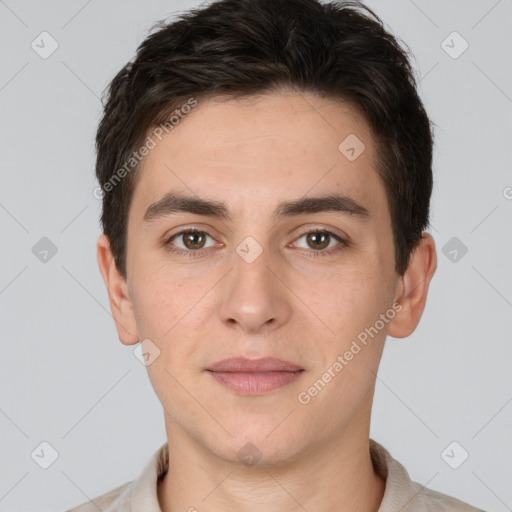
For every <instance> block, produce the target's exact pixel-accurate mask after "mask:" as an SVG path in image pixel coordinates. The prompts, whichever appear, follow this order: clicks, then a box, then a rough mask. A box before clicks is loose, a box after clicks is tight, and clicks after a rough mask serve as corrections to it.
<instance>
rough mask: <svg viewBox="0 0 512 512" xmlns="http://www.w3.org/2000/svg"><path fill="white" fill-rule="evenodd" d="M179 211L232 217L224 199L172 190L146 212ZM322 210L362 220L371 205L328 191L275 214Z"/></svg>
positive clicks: (149, 216) (149, 215)
mask: <svg viewBox="0 0 512 512" xmlns="http://www.w3.org/2000/svg"><path fill="white" fill-rule="evenodd" d="M179 212H185V213H191V214H196V215H206V216H209V217H215V218H219V219H223V220H229V221H230V220H232V217H231V214H230V213H229V209H228V207H227V206H226V204H225V203H223V202H221V201H216V200H212V199H205V198H200V197H197V196H189V195H184V194H179V193H175V192H169V193H168V194H166V195H165V196H164V197H162V198H161V199H159V200H158V201H156V202H155V203H152V204H151V205H150V206H149V207H148V208H147V210H146V212H145V213H144V217H143V220H144V221H145V222H149V221H152V220H155V219H158V218H161V217H166V216H168V215H172V214H175V213H179ZM319 212H337V213H341V214H343V215H349V216H351V217H355V218H357V219H358V220H365V219H367V218H369V217H370V212H369V211H368V209H367V208H365V207H364V206H363V205H361V204H359V203H358V202H357V201H356V200H355V199H353V198H352V197H350V196H348V195H345V194H328V195H323V196H318V197H304V198H300V199H296V200H293V201H285V202H282V203H280V204H279V205H278V207H277V208H276V210H275V211H274V214H273V217H274V219H275V220H279V219H282V218H285V217H292V216H296V215H305V214H311V213H319Z"/></svg>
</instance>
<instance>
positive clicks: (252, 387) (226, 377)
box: [207, 357, 304, 395]
mask: <svg viewBox="0 0 512 512" xmlns="http://www.w3.org/2000/svg"><path fill="white" fill-rule="evenodd" d="M207 371H208V372H209V373H210V375H211V376H212V377H213V378H214V379H215V380H216V381H217V382H218V383H220V384H222V385H223V386H226V387H228V388H230V389H231V390H232V391H235V392H236V393H238V394H241V395H263V394H265V393H269V392H271V391H274V390H275V389H278V388H280V387H282V386H285V385H287V384H290V383H291V382H293V381H295V380H296V379H297V378H298V377H299V376H300V375H301V374H302V372H303V371H304V368H301V367H300V366H297V365H296V364H293V363H290V362H289V361H283V360H282V359H276V358H275V357H263V358H261V359H247V358H245V357H232V358H229V359H223V360H222V361H218V362H216V363H214V364H213V365H211V366H210V367H209V368H207Z"/></svg>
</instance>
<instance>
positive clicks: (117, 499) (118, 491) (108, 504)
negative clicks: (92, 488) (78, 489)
mask: <svg viewBox="0 0 512 512" xmlns="http://www.w3.org/2000/svg"><path fill="white" fill-rule="evenodd" d="M132 486H133V481H131V482H128V483H126V484H123V485H120V486H119V487H116V488H115V489H112V490H111V491H109V492H106V493H105V494H102V495H100V496H97V497H96V498H93V499H92V500H88V501H86V502H84V503H82V504H81V505H78V506H77V507H75V508H72V509H69V510H67V511H66V512H98V510H101V511H102V512H124V511H128V510H129V508H128V506H129V499H130V494H131V489H132Z"/></svg>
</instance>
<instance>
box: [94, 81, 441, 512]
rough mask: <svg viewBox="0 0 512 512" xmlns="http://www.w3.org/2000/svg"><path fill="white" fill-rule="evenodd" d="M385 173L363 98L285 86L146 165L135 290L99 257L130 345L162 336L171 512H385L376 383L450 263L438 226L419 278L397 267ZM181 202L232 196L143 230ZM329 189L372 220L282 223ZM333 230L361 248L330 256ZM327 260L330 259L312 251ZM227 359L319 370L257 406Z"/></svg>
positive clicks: (132, 248) (131, 235) (416, 264)
mask: <svg viewBox="0 0 512 512" xmlns="http://www.w3.org/2000/svg"><path fill="white" fill-rule="evenodd" d="M350 134H355V135H356V136H357V137H358V138H359V139H360V140H361V141H363V143H364V144H365V147H366V149H365V150H364V151H363V152H362V154H361V155H360V156H359V157H358V158H357V159H355V160H354V161H350V160H349V159H347V158H346V157H345V155H344V154H342V153H341V152H340V150H339V149H338V145H339V144H340V142H342V141H343V140H344V139H345V138H346V137H347V136H348V135H350ZM375 162H376V160H375V152H374V146H373V141H372V136H371V133H370V130H369V127H368V125H367V124H366V123H365V121H364V120H363V119H362V117H360V116H359V114H357V113H356V112H355V111H354V110H353V109H352V108H351V106H350V105H348V104H346V103H341V102H337V101H333V100H327V99H321V98H320V97H318V96H316V95H315V94H312V93H311V94H309V93H308V94H305V93H304V94H298V93H293V92H286V91H281V92H275V93H271V94H267V95H263V96H260V97H256V98H255V97H253V98H251V99H248V100H247V99H246V100H230V101H226V100H223V99H221V98H215V99H213V100H208V101H205V102H200V103H199V104H198V106H197V107H196V108H194V110H193V111H192V112H191V113H190V114H188V115H187V117H186V118H185V119H184V120H182V121H181V122H180V123H179V125H178V126H177V127H176V128H175V129H174V130H173V131H171V132H170V133H169V134H168V135H165V136H164V138H163V139H162V141H161V142H159V143H158V144H157V146H156V147H155V148H154V149H152V150H151V151H150V153H149V154H148V155H147V156H146V157H145V160H144V161H143V168H142V173H141V176H140V181H139V182H138V183H137V185H136V188H135V191H134V195H133V199H132V203H131V207H130V212H129V219H128V240H127V279H126V280H125V279H124V278H123V277H122V276H121V275H120V274H119V272H118V270H117V268H116V265H115V262H114V260H113V256H112V253H111V251H110V246H109V241H108V239H107V238H106V237H105V236H104V235H102V236H100V237H99V239H98V245H97V249H98V262H99V267H100V270H101V273H102V276H103V278H104V281H105V284H106V286H107V289H108V294H109V298H110V306H111V310H112V313H113V316H114V318H115V321H116V326H117V329H118V334H119V338H120V340H121V342H122V343H124V344H126V345H133V344H135V343H137V342H138V341H139V340H144V339H150V340H151V341H152V342H153V343H154V344H155V345H156V346H157V347H158V349H159V350H160V355H159V357H157V358H156V359H155V360H154V362H153V363H151V364H150V365H149V366H148V367H147V369H148V374H149V378H150V380H151V383H152V386H153V388H154V390H155V392H156V394H157V396H158V398H159V400H160V401H161V403H162V406H163V409H164V416H165V425H166V433H167V438H168V443H169V451H170V454H171V455H170V464H169V470H168V473H167V475H166V477H165V478H164V479H163V481H162V482H161V483H160V484H159V485H158V498H159V502H160V506H161V508H162V510H163V511H164V512H169V511H172V512H175V511H176V512H177V511H182V510H183V511H184V510H189V509H190V510H194V509H191V507H195V509H197V510H198V511H210V512H213V511H226V510H230V511H231V510H232V511H242V512H244V511H251V512H259V511H265V512H273V511H277V510H279V512H283V511H295V510H304V509H306V510H344V511H353V512H356V511H361V512H362V511H365V512H370V511H377V510H378V508H379V505H380V503H381V500H382V497H383V494H384V487H385V482H384V481H383V480H382V479H381V478H380V477H379V476H378V475H377V474H376V473H375V472H374V470H373V466H372V463H371V459H370V453H369V428H370V412H371V405H372V399H373V393H374V387H375V381H376V373H377V369H378V365H379V362H380V359H381V356H382V351H383V347H384V342H385V338H386V335H391V336H393V337H397V338H403V337H406V336H409V335H410V334H411V333H412V332H413V331H414V329H415V328H416V326H417V325H418V323H419V321H420V318H421V315H422V313H423V310H424V307H425V302H426V297H427V292H428V286H429V283H430V280H431V278H432V276H433V274H434V272H435V269H436V265H437V260H436V251H435V244H434V240H433V238H432V237H431V236H430V235H429V234H427V233H425V234H424V236H423V238H422V241H421V243H420V244H419V246H418V248H417V249H416V250H415V251H414V252H413V253H412V255H411V259H410V264H409V267H408V269H407V271H406V273H405V274H404V275H403V276H399V275H398V274H396V273H395V271H394V264H395V261H394V246H393V237H392V228H391V218H390V213H389V206H388V204H387V200H386V196H385V190H384V187H383V184H382V182H381V180H380V178H379V176H378V174H377V172H376V171H375ZM169 191H174V192H183V193H187V194H190V195H194V196H199V197H202V198H208V199H215V200H218V201H222V202H224V203H225V204H226V205H227V207H228V208H229V210H230V213H231V214H232V216H233V219H232V220H231V221H226V220H220V219H218V218H213V217H208V216H204V215H197V214H190V213H183V212H182V213H174V214H170V215H167V216H165V217H161V218H157V219H154V220H151V221H149V222H148V221H144V220H143V216H144V212H145V210H146V208H147V207H148V206H149V205H150V204H152V203H154V202H155V201H157V200H159V199H160V198H161V197H162V196H163V195H164V194H165V193H166V192H169ZM332 192H339V193H344V194H348V195H350V196H351V197H352V198H354V199H355V200H356V201H357V202H358V203H360V204H362V205H364V206H365V207H366V208H367V209H368V211H369V217H368V218H367V219H365V220H361V219H359V218H357V217H356V216H351V215H347V214H341V213H339V212H318V213H308V214H304V215H299V216H293V217H289V218H284V219H282V220H279V221H277V222H276V221H275V220H274V219H273V218H272V213H273V211H274V209H275V208H276V206H277V205H278V204H279V203H280V202H282V201H285V200H294V199H298V198H301V197H303V196H308V197H309V196H318V195H323V194H328V193H332ZM192 227H195V228H197V229H199V230H202V231H204V232H205V233H207V234H208V235H209V236H206V238H205V239H204V241H203V242H202V244H203V250H202V254H200V255H199V256H197V255H195V254H191V256H192V257H185V256H184V255H181V254H176V253H173V252H171V251H170V250H169V245H171V244H174V247H175V248H177V249H181V250H182V251H188V252H189V253H193V251H194V250H195V251H196V252H197V250H198V249H194V246H193V243H194V240H193V241H192V244H191V243H190V242H189V243H188V245H186V242H187V239H186V237H184V236H181V237H180V236H178V237H177V238H175V239H174V240H173V241H172V242H169V245H167V246H166V245H165V242H166V241H167V240H168V239H169V238H170V237H171V235H174V234H176V233H178V232H179V231H180V230H182V229H185V228H192ZM322 230H328V231H331V232H333V233H334V234H337V235H338V236H340V237H341V238H344V239H347V240H349V241H350V245H349V246H348V247H342V249H341V250H339V251H337V252H330V251H333V248H336V247H339V246H340V245H339V242H337V240H336V239H334V238H331V239H330V241H329V245H328V247H327V248H324V247H325V245H324V246H321V250H319V249H318V248H317V246H316V245H315V241H314V240H313V241H311V240H310V241H309V242H308V236H307V234H305V233H308V232H314V233H318V232H319V231H320V232H321V231H322ZM248 236H251V237H253V239H254V240H256V241H257V243H258V244H259V245H260V247H261V248H262V249H263V252H262V253H261V254H260V256H259V257H258V258H256V259H255V260H254V261H253V262H252V263H247V262H246V261H245V260H244V259H243V258H242V257H240V256H239V254H238V253H237V252H236V248H237V246H238V245H239V244H240V243H241V242H242V241H243V240H244V239H245V238H246V237H248ZM210 237H211V238H210ZM317 243H318V242H317ZM171 247H172V245H171ZM190 247H192V248H190ZM199 250H200V249H199ZM322 251H323V252H325V253H329V252H330V255H327V256H326V257H324V258H322V257H318V258H314V257H313V256H314V253H318V252H322ZM393 304H395V305H396V304H400V306H401V310H400V312H399V313H397V314H396V315H395V316H394V318H393V319H392V320H390V321H389V322H388V323H386V324H385V327H384V328H383V329H381V330H380V331H379V333H378V335H377V336H375V337H374V338H373V339H371V340H370V342H369V343H368V344H367V346H365V347H364V348H363V349H362V350H361V351H360V352H359V353H358V354H357V355H355V356H354V357H353V359H352V360H351V361H350V362H349V363H348V364H347V365H346V366H345V367H344V368H343V370H342V371H340V372H339V373H337V374H336V377H334V378H332V380H331V381H330V382H329V383H328V384H327V385H326V386H325V388H324V389H323V390H322V391H321V392H320V393H318V395H317V396H315V397H314V398H313V399H312V400H311V401H310V402H309V403H308V404H307V405H304V404H301V403H300V402H299V401H298V399H297V397H298V394H299V393H300V392H302V391H304V390H307V389H308V388H309V387H310V386H312V385H313V384H314V382H315V381H316V380H317V379H318V378H320V377H321V376H322V374H324V373H325V372H326V371H327V369H328V368H329V367H332V365H333V363H334V362H335V361H336V360H337V357H338V356H339V355H340V354H344V353H345V352H346V351H347V350H348V349H349V348H350V345H351V343H352V341H353V340H355V339H356V336H357V335H358V334H359V333H361V332H362V331H364V329H365V328H368V327H370V326H373V325H374V324H375V322H376V320H378V319H379V315H381V314H383V313H385V312H386V311H387V310H389V309H390V308H392V306H393ZM231 356H245V357H248V358H252V359H255V358H259V357H263V356H274V357H278V358H281V359H284V360H287V361H291V362H293V363H295V364H298V365H300V366H301V367H302V368H304V370H305V371H303V372H302V374H301V375H300V377H299V378H298V379H296V380H295V381H294V382H292V383H290V384H287V385H286V386H283V387H281V388H278V389H276V390H274V391H272V392H269V393H266V394H265V395H260V396H243V395H240V394H237V393H236V392H234V391H233V390H231V389H228V388H226V387H224V386H223V385H221V384H219V383H218V382H217V381H216V380H214V379H213V378H212V377H211V375H210V374H209V373H207V372H205V368H207V367H208V365H209V364H212V363H214V362H216V361H219V360H221V359H224V358H227V357H231ZM248 442H250V443H252V444H253V445H254V446H255V447H257V449H258V451H259V452H260V453H261V458H260V459H259V461H258V462H257V464H255V465H253V466H250V467H248V466H246V465H244V464H243V463H242V462H241V461H240V460H239V457H238V456H237V453H238V452H239V450H240V449H241V448H242V447H244V445H246V443H248ZM203 500H204V501H203Z"/></svg>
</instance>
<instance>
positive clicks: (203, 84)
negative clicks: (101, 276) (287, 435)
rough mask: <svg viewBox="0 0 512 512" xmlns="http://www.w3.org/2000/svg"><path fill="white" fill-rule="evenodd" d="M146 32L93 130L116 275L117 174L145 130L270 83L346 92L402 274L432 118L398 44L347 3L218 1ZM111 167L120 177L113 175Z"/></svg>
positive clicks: (122, 258) (424, 215)
mask: <svg viewBox="0 0 512 512" xmlns="http://www.w3.org/2000/svg"><path fill="white" fill-rule="evenodd" d="M155 29H156V31H154V32H153V33H152V34H151V35H149V36H148V37H147V38H146V39H145V40H144V41H143V42H142V44H141V45H140V46H139V48H138V50H137V54H136V56H135V58H134V59H132V60H131V61H130V62H128V63H127V64H126V65H125V66H124V67H123V68H122V69H121V70H120V71H119V73H118V74H117V75H116V76H115V78H114V79H113V80H112V82H111V83H110V85H109V87H108V89H107V91H106V93H107V94H106V97H105V98H104V113H103V117H102V119H101V122H100V124H99V127H98V132H97V135H96V149H97V161H96V176H97V178H98V181H99V183H100V186H101V187H102V190H103V191H104V193H103V194H102V196H103V197H102V201H103V205H102V206H103V210H102V216H101V223H102V227H103V232H104V233H105V234H106V235H107V236H108V238H109V239H110V244H111V248H112V252H113V255H114V258H115V262H116V265H117V268H118V270H119V271H120V273H121V274H122V275H123V276H124V277H125V278H126V277H127V275H126V240H127V221H128V212H129V207H130V201H131V197H132V195H133V190H134V187H135V184H136V180H137V175H138V174H139V172H138V171H139V166H138V165H134V166H133V170H132V171H130V172H128V171H127V168H126V162H128V161H130V158H132V155H133V154H134V152H136V151H137V148H140V146H141V145H142V144H143V141H144V140H145V138H146V136H147V132H148V130H149V129H150V128H151V127H154V126H156V125H158V124H161V123H165V120H166V119H169V117H170V115H172V112H173V111H176V109H179V107H181V106H182V105H184V104H186V103H187V101H189V100H190V98H191V97H193V98H195V99H196V100H199V101H202V100H205V99H207V98H211V97H215V96H218V95H224V94H229V95H232V96H233V97H244V96H251V95H257V94H264V93H271V92H273V91H276V90H280V89H282V88H287V89H291V90H296V91H304V92H313V93H316V94H318V95H320V96H322V97H326V98H332V99H339V100H343V101H348V102H349V103H350V104H351V105H352V106H353V107H355V109H356V110H357V111H358V112H359V113H360V114H361V115H362V116H363V117H364V118H365V120H366V121H367V122H368V124H369V126H370V127H371V130H372V134H373V138H374V143H375V145H376V149H377V155H378V162H377V167H378V172H379V175H380V177H381V179H382V182H383V184H384V187H385V190H386V195H387V200H388V203H389V207H390V211H391V221H392V230H393V238H394V245H395V270H396V272H397V273H398V274H400V275H402V274H403V273H404V272H405V270H406V269H407V266H408V263H409V257H410V253H411V252H412V250H413V249H414V248H415V247H416V246H417V244H418V242H419V241H420V239H421V236H422V233H423V230H424V229H425V228H426V227H427V226H428V222H429V207H430V196H431V193H432V169H431V166H432V147H433V136H432V130H431V124H432V123H431V121H430V120H429V118H428V116H427V114H426V112H425V109H424V107H423V104H422V102H421V99H420V98H419V96H418V93H417V90H416V87H417V84H416V80H415V77H414V74H413V70H412V67H411V64H410V62H409V59H408V53H409V52H408V51H406V50H404V49H403V48H401V46H400V44H399V42H398V40H397V39H396V38H395V37H394V36H393V35H391V34H390V33H389V32H387V31H386V30H385V28H384V26H383V23H382V21H381V20H380V18H379V17H378V16H377V15H376V14H375V13H374V12H373V11H372V10H370V9H369V8H368V7H367V6H365V5H362V4H361V3H360V2H351V1H350V2H330V3H325V4H322V3H321V2H319V1H318V0H219V1H215V2H213V3H211V4H209V5H208V6H206V7H202V8H197V9H192V10H190V11H187V12H185V13H182V14H181V15H180V16H178V17H177V19H176V20H174V21H172V22H170V23H167V22H164V21H160V22H159V23H157V24H156V25H155V26H154V27H153V30H155ZM133 163H135V162H133ZM123 168H124V170H125V172H122V173H121V172H120V170H121V169H123ZM116 173H117V178H119V175H120V174H122V176H123V178H122V179H117V181H113V178H115V177H116ZM108 183H110V186H107V184H108Z"/></svg>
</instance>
